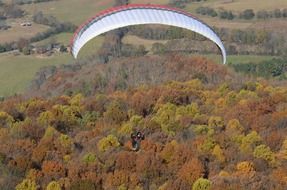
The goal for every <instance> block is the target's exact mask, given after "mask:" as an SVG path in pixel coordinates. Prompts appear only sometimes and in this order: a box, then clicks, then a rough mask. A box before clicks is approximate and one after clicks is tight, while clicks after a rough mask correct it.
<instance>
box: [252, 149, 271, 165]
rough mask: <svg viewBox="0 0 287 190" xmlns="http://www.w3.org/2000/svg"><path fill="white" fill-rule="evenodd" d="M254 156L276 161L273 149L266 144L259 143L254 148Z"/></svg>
mask: <svg viewBox="0 0 287 190" xmlns="http://www.w3.org/2000/svg"><path fill="white" fill-rule="evenodd" d="M253 156H254V157H255V158H262V159H264V160H266V161H268V162H269V163H270V164H274V163H275V156H274V153H273V152H272V151H271V149H270V148H269V147H268V146H266V145H259V146H257V147H256V148H255V149H254V152H253Z"/></svg>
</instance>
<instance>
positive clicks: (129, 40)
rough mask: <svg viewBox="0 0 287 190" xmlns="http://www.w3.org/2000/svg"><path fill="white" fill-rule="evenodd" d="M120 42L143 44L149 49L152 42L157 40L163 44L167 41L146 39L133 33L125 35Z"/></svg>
mask: <svg viewBox="0 0 287 190" xmlns="http://www.w3.org/2000/svg"><path fill="white" fill-rule="evenodd" d="M122 42H123V43H125V44H132V45H136V46H139V45H144V46H145V48H146V50H148V51H150V50H151V48H152V45H153V44H154V43H156V42H158V43H163V44H164V43H166V42H167V40H147V39H143V38H140V37H137V36H133V35H126V36H125V37H124V38H123V39H122Z"/></svg>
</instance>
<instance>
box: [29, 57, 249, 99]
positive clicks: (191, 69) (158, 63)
mask: <svg viewBox="0 0 287 190" xmlns="http://www.w3.org/2000/svg"><path fill="white" fill-rule="evenodd" d="M92 59H93V58H92ZM93 60H94V61H92V62H87V63H85V64H75V65H66V66H63V67H61V68H59V69H56V68H55V67H47V68H44V69H42V70H41V71H39V72H38V74H37V78H36V79H35V80H34V81H33V82H32V85H30V90H29V91H27V93H28V94H27V95H26V96H29V97H30V96H44V97H53V96H55V95H61V94H67V95H68V94H75V93H77V92H81V93H84V94H85V95H92V94H94V93H96V92H113V91H115V90H125V89H128V88H133V87H137V86H141V85H158V84H163V83H167V82H169V81H187V80H191V79H194V78H199V79H200V80H202V81H203V82H204V83H209V84H210V85H219V84H222V83H223V82H224V81H226V80H228V81H229V82H232V81H233V82H234V83H236V82H239V81H242V80H244V79H243V78H242V77H240V76H239V75H237V74H235V73H234V72H232V71H231V69H227V68H226V67H224V66H223V65H220V64H215V63H213V62H212V61H210V60H208V59H205V58H202V57H197V56H193V57H189V56H186V55H183V54H173V55H161V56H158V55H150V56H142V57H132V58H130V57H128V58H116V59H113V60H112V61H110V62H109V63H108V64H103V63H102V62H100V61H97V59H95V58H94V59H93ZM29 92H31V93H29ZM47 92H48V93H47Z"/></svg>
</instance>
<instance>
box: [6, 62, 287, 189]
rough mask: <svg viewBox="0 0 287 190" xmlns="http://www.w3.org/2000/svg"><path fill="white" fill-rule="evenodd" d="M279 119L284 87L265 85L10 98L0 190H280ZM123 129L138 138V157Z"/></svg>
mask: <svg viewBox="0 0 287 190" xmlns="http://www.w3.org/2000/svg"><path fill="white" fill-rule="evenodd" d="M201 67H202V71H204V70H205V69H208V70H213V69H214V68H209V67H208V68H204V67H205V65H204V64H202V65H201ZM286 116H287V88H286V87H273V86H271V85H268V83H266V82H248V83H242V84H236V85H233V83H228V82H226V83H223V84H218V85H214V86H212V87H211V86H209V85H206V84H204V83H203V82H202V81H201V80H198V79H194V80H190V81H187V82H169V83H166V84H164V85H156V86H153V87H147V86H140V87H138V88H133V89H129V90H126V91H115V92H111V93H101V94H100V93H96V94H94V95H90V96H85V95H82V94H80V93H79V94H75V95H71V96H59V97H53V98H50V99H44V98H32V99H24V98H19V97H14V98H10V99H8V100H5V101H3V102H1V103H0V142H1V143H0V189H3V190H5V189H15V188H16V189H17V190H20V189H21V190H28V189H31V190H34V189H35V190H36V189H47V190H52V189H53V190H59V189H74V190H80V189H86V190H89V189H111V190H113V189H122V190H126V189H137V190H140V189H161V190H179V189H180V190H185V189H186V190H191V189H192V190H208V189H255V190H259V189H282V190H283V189H286V187H287V172H286V171H287V160H286V159H287V138H286V134H287V119H286ZM133 131H142V132H143V133H145V136H146V139H145V140H143V141H142V143H141V149H140V151H138V152H133V151H132V150H131V149H130V146H129V141H130V134H131V132H133Z"/></svg>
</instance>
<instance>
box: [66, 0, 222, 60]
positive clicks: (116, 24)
mask: <svg viewBox="0 0 287 190" xmlns="http://www.w3.org/2000/svg"><path fill="white" fill-rule="evenodd" d="M141 24H163V25H169V26H176V27H180V28H185V29H188V30H191V31H194V32H196V33H199V34H201V35H203V36H205V37H206V38H208V39H210V40H211V41H213V42H214V43H215V44H216V45H217V46H218V47H219V48H220V50H221V53H222V59H223V63H224V64H225V63H226V51H225V48H224V45H223V43H222V41H221V40H220V38H219V37H218V36H217V34H216V33H215V32H214V31H213V30H212V29H211V28H210V27H209V26H208V25H207V24H205V23H203V22H202V21H200V20H199V19H197V18H195V17H194V16H193V15H191V14H190V13H188V12H185V11H182V10H180V9H176V8H171V7H167V6H162V5H150V4H148V5H124V6H119V7H114V8H110V9H107V10H104V11H102V12H100V13H99V14H97V15H96V16H95V17H93V18H91V19H89V20H88V21H87V22H85V23H84V24H83V25H81V26H80V27H79V28H78V29H77V31H76V32H75V34H74V37H73V38H72V40H71V53H72V55H73V56H74V58H77V56H78V53H79V51H80V50H81V48H82V47H83V46H84V45H85V44H86V43H87V42H88V41H90V40H91V39H93V38H94V37H96V36H98V35H100V34H103V33H105V32H108V31H110V30H114V29H118V28H122V27H126V26H131V25H141Z"/></svg>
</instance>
